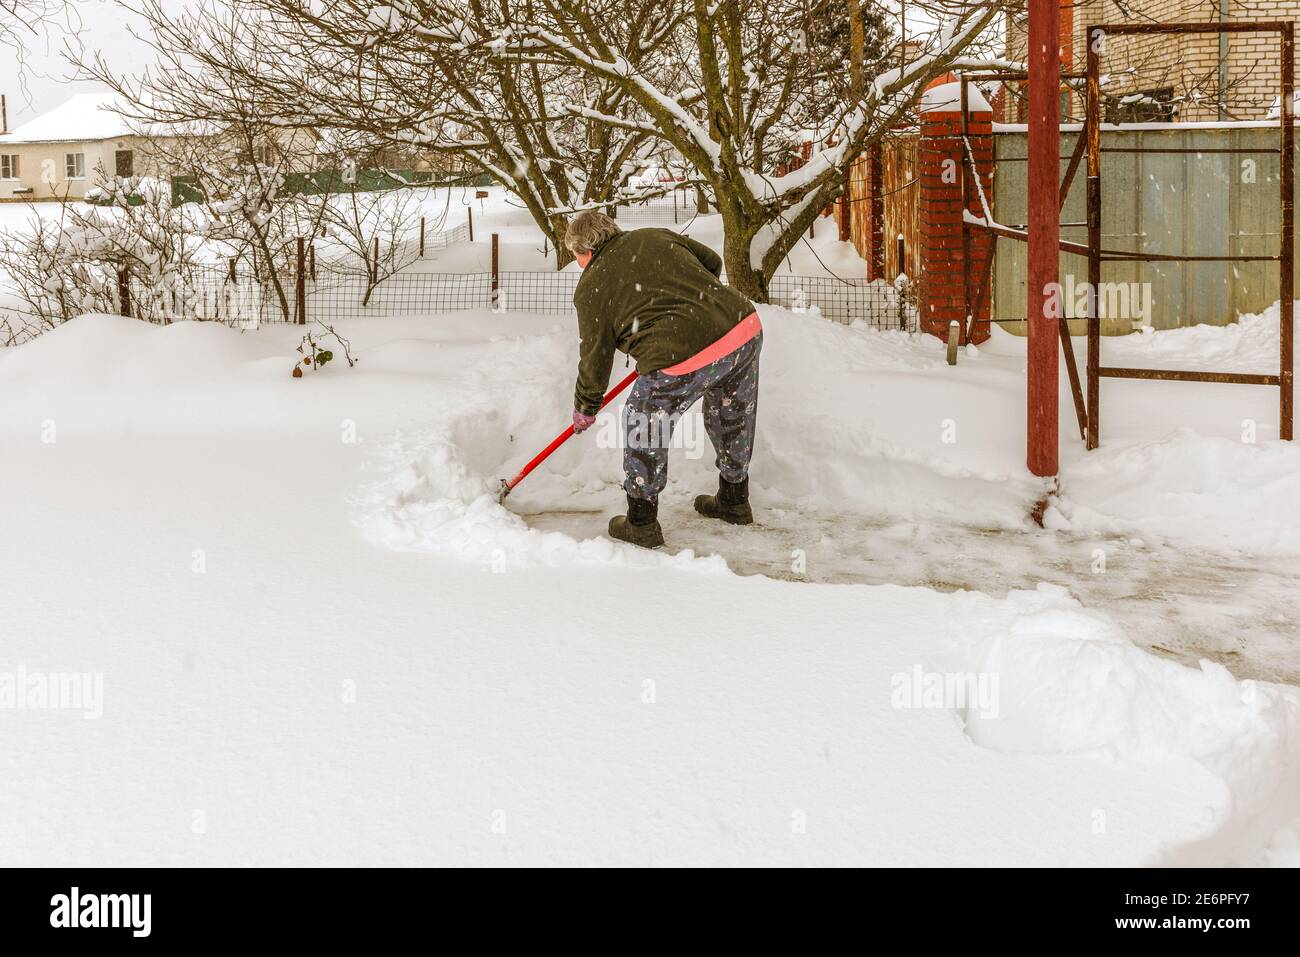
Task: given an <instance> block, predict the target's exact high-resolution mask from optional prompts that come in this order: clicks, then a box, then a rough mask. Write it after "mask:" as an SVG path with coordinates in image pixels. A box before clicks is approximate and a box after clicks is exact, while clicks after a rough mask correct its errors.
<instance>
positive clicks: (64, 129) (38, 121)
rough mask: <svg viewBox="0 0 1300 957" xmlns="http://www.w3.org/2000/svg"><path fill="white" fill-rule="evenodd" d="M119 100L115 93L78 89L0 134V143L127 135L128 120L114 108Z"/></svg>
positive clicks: (67, 141) (98, 138)
mask: <svg viewBox="0 0 1300 957" xmlns="http://www.w3.org/2000/svg"><path fill="white" fill-rule="evenodd" d="M120 102H121V100H120V98H119V97H118V95H117V94H116V93H110V92H100V93H78V94H76V95H75V96H73V97H72V98H71V99H70V100H68V101H66V102H65V103H63V104H61V105H59V106H56V107H55V108H54V109H52V110H50V111H49V112H48V113H42V114H41V115H40V116H38V117H36V118H35V119H31V120H28V121H27V122H26V123H23V124H21V125H19V126H18V127H16V128H15V129H14V130H13V131H12V132H10V133H5V134H3V135H0V145H6V146H8V145H17V144H22V143H75V142H94V141H97V140H111V139H116V138H118V137H121V136H130V135H131V127H130V124H129V123H128V122H127V121H126V119H125V118H124V117H123V116H122V115H121V114H119V113H117V112H115V111H114V110H115V107H117V106H118V105H119V104H120Z"/></svg>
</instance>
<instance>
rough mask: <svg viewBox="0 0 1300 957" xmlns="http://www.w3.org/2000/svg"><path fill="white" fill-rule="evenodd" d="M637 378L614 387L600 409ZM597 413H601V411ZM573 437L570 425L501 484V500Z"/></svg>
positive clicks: (606, 395)
mask: <svg viewBox="0 0 1300 957" xmlns="http://www.w3.org/2000/svg"><path fill="white" fill-rule="evenodd" d="M636 376H637V374H636V373H635V372H633V373H630V374H629V375H628V377H627V378H626V379H624V380H623V381H622V382H620V383H619V384H618V385H616V386H614V388H612V389H610V390H609V392H607V393H606V394H605V399H604V401H603V402H601V403H600V408H601V409H603V408H605V406H607V405H609V404H610V403H611V402H613V401H614V400H615V399H616V398H618V396H619V393H621V392H622V391H623V390H624V389H626V388H627V387H628V386H630V385H631V384H632V380H633V379H635V378H636ZM597 411H599V409H598V410H597ZM572 437H573V426H572V425H570V426H569V427H568V428H567V429H565V430H564V431H563V432H561V433H560V434H559V435H557V436H556V437H555V438H554V439H552V440H551V444H550V445H548V446H547V447H546V448H544V449H542V450H541V451H540V452H538V453H537V455H536V456H534V458H533V460H532V461H531V462H529V463H528V464H527V465H525V466H524V467H523V468H522V469H520V470H519V474H518V475H516V476H515V477H514V478H512V479H511V480H510V481H509V482H502V483H501V498H503V499H504V498H505V497H506V496H507V495H509V494H510V493H511V492H512V491H514V487H515V486H516V485H518V484H519V483H520V482H522V481H523V480H524V479H525V478H526V477H527V476H528V473H529V472H531V471H532V470H533V469H535V468H537V466H539V465H541V464H542V463H543V462H545V461H546V460H547V458H548V457H550V454H551V453H552V452H554V451H555V450H556V449H558V448H559V447H560V446H561V445H563V444H564V443H565V442H567V441H569V439H570V438H572Z"/></svg>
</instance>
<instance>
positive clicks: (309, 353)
mask: <svg viewBox="0 0 1300 957" xmlns="http://www.w3.org/2000/svg"><path fill="white" fill-rule="evenodd" d="M317 324H318V325H319V326H320V327H321V329H322V330H324V331H323V332H315V333H312V332H309V333H307V334H306V335H305V336H303V337H302V341H300V342H299V343H298V352H299V354H300V355H302V359H301V360H300V361H297V362H294V364H293V377H294V378H295V379H301V378H302V370H303V368H304V367H305V368H308V369H319V368H321V367H322V366H324V365H325V363H327V362H332V361H333V360H334V350H333V349H326V348H324V345H325V343H326V340H328V339H330V338H332V339H333V340H334V341H335V342H336V343H338V346H339V348H341V349H342V350H343V358H344V359H346V360H347V363H348V368H351V367H352V366H354V365H356V364H357V360H356V359H355V358H354V357H353V355H352V343H350V342H349V341H348V340H347V339H345V338H343V337H342V336H341V335H339V334H338V333H337V332H335V331H334V327H333V326H327V325H325V323H323V322H319V321H318V322H317Z"/></svg>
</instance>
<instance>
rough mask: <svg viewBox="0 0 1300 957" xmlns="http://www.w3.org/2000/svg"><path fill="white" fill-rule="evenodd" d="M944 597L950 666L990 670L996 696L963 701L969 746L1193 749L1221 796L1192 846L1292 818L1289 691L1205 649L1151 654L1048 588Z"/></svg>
mask: <svg viewBox="0 0 1300 957" xmlns="http://www.w3.org/2000/svg"><path fill="white" fill-rule="evenodd" d="M953 598H954V602H955V605H956V607H955V608H954V613H953V619H954V621H956V622H960V624H958V625H954V626H953V628H952V633H951V635H950V641H951V643H952V646H953V648H954V654H955V656H956V661H955V667H956V668H958V669H959V670H961V671H965V672H970V673H975V674H981V675H995V676H997V679H998V681H997V689H998V695H997V699H996V707H994V708H988V707H987V702H984V703H982V704H983V705H985V706H983V707H980V706H970V707H967V708H965V709H964V711H963V717H964V719H965V722H966V732H967V734H968V735H969V736H970V738H971V740H973V741H975V742H976V743H977V744H979V745H981V746H983V747H987V748H992V749H994V750H998V751H1004V752H1009V753H1017V754H1061V753H1064V754H1076V753H1088V754H1091V755H1093V756H1096V757H1100V758H1102V759H1103V760H1106V761H1107V762H1118V763H1123V764H1133V765H1148V766H1149V765H1159V764H1161V763H1164V762H1169V761H1172V760H1185V759H1190V760H1193V761H1196V762H1197V763H1199V764H1201V765H1202V766H1204V767H1205V768H1206V769H1207V770H1209V771H1210V772H1211V773H1213V774H1214V775H1216V776H1217V777H1218V778H1219V779H1220V780H1221V781H1222V782H1223V785H1224V787H1225V789H1226V791H1227V793H1228V800H1227V802H1226V806H1225V807H1224V808H1223V809H1221V813H1220V815H1219V819H1218V820H1217V821H1216V822H1215V823H1216V824H1218V825H1219V826H1220V829H1219V830H1218V831H1217V832H1216V833H1215V835H1214V837H1213V840H1214V841H1215V842H1216V846H1215V848H1213V849H1211V848H1207V847H1196V848H1192V849H1188V850H1186V853H1187V854H1190V855H1193V856H1196V855H1203V854H1206V853H1210V851H1211V850H1213V851H1214V852H1215V853H1219V854H1220V856H1222V853H1224V852H1228V851H1231V850H1234V849H1237V850H1240V849H1243V848H1254V847H1257V846H1258V845H1259V844H1261V843H1262V842H1263V841H1265V840H1266V839H1267V838H1268V837H1269V836H1270V835H1272V834H1273V833H1275V832H1276V831H1277V830H1278V829H1279V828H1281V827H1283V826H1284V825H1287V823H1288V822H1290V821H1293V820H1297V819H1300V691H1298V690H1297V689H1295V688H1292V687H1290V686H1286V685H1271V684H1266V683H1262V682H1254V681H1238V680H1237V679H1235V678H1234V677H1233V676H1232V675H1231V674H1229V672H1228V671H1227V669H1226V668H1224V667H1222V666H1221V665H1217V664H1214V663H1212V662H1209V661H1202V662H1201V663H1200V667H1199V669H1194V668H1188V667H1185V666H1183V665H1181V664H1178V663H1176V662H1172V661H1169V660H1166V659H1163V658H1157V657H1155V656H1153V655H1151V654H1149V653H1147V652H1145V651H1143V650H1142V649H1140V648H1138V647H1136V646H1135V645H1134V644H1133V643H1132V641H1130V640H1129V639H1128V638H1127V637H1126V636H1125V635H1124V634H1123V633H1122V632H1121V631H1120V630H1119V629H1118V628H1117V627H1116V626H1115V624H1114V622H1113V621H1112V620H1111V619H1110V618H1109V617H1108V616H1107V615H1105V614H1102V613H1098V612H1095V611H1090V610H1088V609H1085V608H1083V607H1082V606H1081V605H1080V604H1079V603H1078V602H1077V601H1075V600H1074V599H1072V598H1070V597H1069V595H1068V593H1067V592H1066V591H1065V590H1064V589H1062V588H1058V587H1056V586H1052V585H1046V584H1044V585H1040V586H1039V589H1038V591H1036V592H1012V593H1010V594H1009V595H1008V596H1007V598H1006V600H1005V601H990V599H989V598H988V597H987V596H984V595H979V594H961V595H955V596H953ZM1229 819H1231V825H1230V826H1228V825H1227V822H1228V821H1229Z"/></svg>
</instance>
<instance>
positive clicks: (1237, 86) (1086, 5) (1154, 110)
mask: <svg viewBox="0 0 1300 957" xmlns="http://www.w3.org/2000/svg"><path fill="white" fill-rule="evenodd" d="M1297 14H1300V0H1125V2H1124V3H1123V4H1122V5H1121V4H1118V3H1115V2H1114V0H1078V2H1074V3H1071V2H1069V0H1062V3H1061V60H1062V64H1063V67H1062V68H1063V69H1064V70H1066V71H1080V72H1081V71H1082V70H1083V69H1084V67H1085V65H1086V52H1087V51H1086V46H1085V44H1086V42H1087V41H1086V37H1087V30H1088V27H1089V26H1093V25H1095V24H1099V23H1127V22H1139V23H1141V22H1148V23H1198V22H1199V23H1206V22H1219V21H1228V22H1236V21H1244V20H1294V19H1295V18H1296V16H1297ZM1025 30H1026V21H1025V16H1024V13H1023V12H1022V13H1021V14H1020V15H1019V16H1013V17H1011V18H1009V20H1008V23H1007V57H1008V59H1012V60H1018V61H1023V60H1024V56H1025ZM1278 62H1279V57H1278V38H1277V36H1276V35H1275V34H1265V33H1261V34H1236V35H1229V34H1223V35H1214V34H1186V35H1175V34H1170V35H1165V36H1135V37H1114V38H1111V39H1109V40H1108V41H1107V46H1106V50H1105V53H1104V55H1103V58H1102V65H1101V72H1102V75H1103V76H1104V77H1106V78H1107V80H1108V82H1107V83H1106V85H1105V88H1104V90H1103V92H1104V93H1105V94H1106V96H1107V119H1109V120H1111V121H1118V122H1150V121H1154V122H1161V121H1173V122H1194V121H1206V120H1262V119H1265V118H1267V117H1268V113H1269V110H1270V109H1272V108H1274V107H1275V105H1276V102H1277V99H1278V87H1279V83H1280V73H1279V69H1278ZM1062 105H1063V107H1068V111H1069V115H1070V116H1071V117H1072V118H1074V119H1076V120H1077V119H1080V118H1081V114H1082V112H1083V104H1082V98H1081V97H1080V96H1078V94H1077V93H1071V92H1069V91H1064V92H1063V93H1062ZM995 106H998V107H999V112H1000V113H1001V114H1002V115H1001V116H1000V117H999V118H1000V119H1003V120H1006V121H1008V122H1017V121H1019V120H1020V119H1022V116H1021V115H1017V114H1019V113H1020V112H1021V110H1022V106H1021V104H1020V103H1018V102H1017V98H1016V97H1008V98H1006V100H1005V101H1004V102H1003V103H1002V104H997V103H995Z"/></svg>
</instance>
